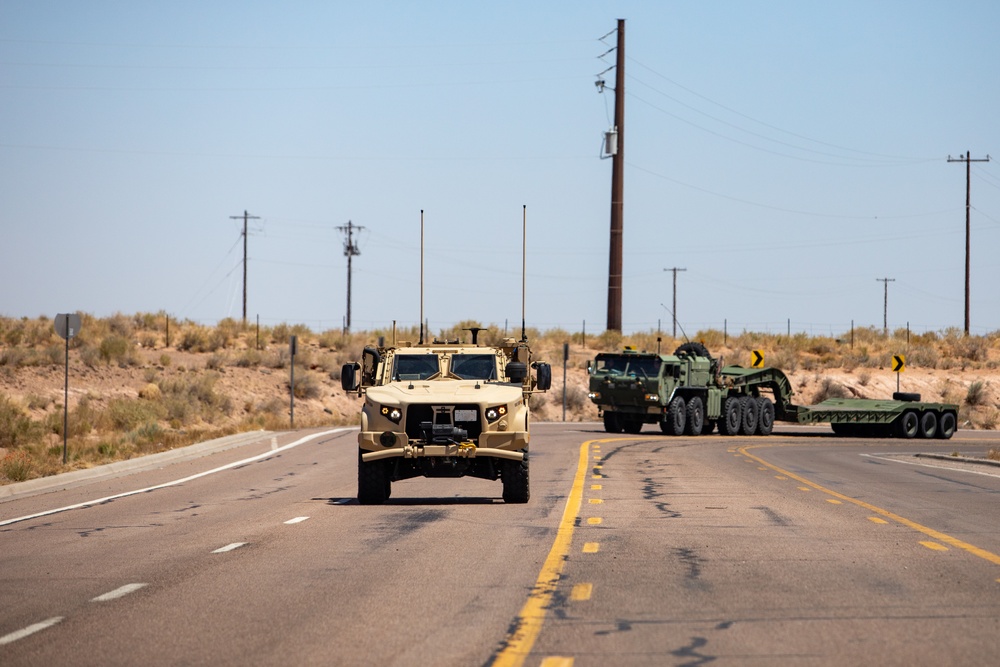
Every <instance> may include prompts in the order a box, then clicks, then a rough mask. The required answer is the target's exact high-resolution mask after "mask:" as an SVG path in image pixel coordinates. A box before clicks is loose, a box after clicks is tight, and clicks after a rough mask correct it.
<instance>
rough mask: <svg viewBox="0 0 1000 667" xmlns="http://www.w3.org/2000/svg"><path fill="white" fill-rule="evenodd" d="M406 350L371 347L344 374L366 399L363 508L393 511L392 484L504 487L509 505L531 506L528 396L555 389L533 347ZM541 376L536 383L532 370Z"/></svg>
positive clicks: (346, 384)
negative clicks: (444, 481) (459, 482)
mask: <svg viewBox="0 0 1000 667" xmlns="http://www.w3.org/2000/svg"><path fill="white" fill-rule="evenodd" d="M470 331H471V332H472V342H471V343H469V342H464V343H463V342H460V341H458V340H450V341H438V340H435V341H434V342H432V343H417V344H412V343H400V344H399V345H393V346H387V347H382V346H375V347H367V348H365V349H364V351H363V353H362V359H361V361H360V362H358V363H350V364H346V365H345V366H344V367H343V368H342V370H341V384H342V386H343V388H344V389H345V390H346V391H348V392H357V394H358V395H359V396H364V397H365V401H364V405H363V407H362V409H361V430H360V433H359V434H358V447H359V449H358V501H359V502H360V503H362V504H379V503H383V502H385V501H386V500H387V499H388V498H389V495H390V493H391V487H392V482H395V481H399V480H404V479H409V478H411V477H420V476H423V477H465V476H469V477H478V478H481V479H489V480H497V479H499V480H500V481H501V482H502V483H503V499H504V501H505V502H508V503H526V502H528V499H529V497H530V486H529V475H528V472H529V469H528V452H529V443H530V435H529V425H530V414H529V412H530V411H529V408H528V397H529V396H530V395H531V393H532V392H535V391H546V390H547V389H549V387H550V386H551V384H552V370H551V367H550V366H549V365H548V364H546V363H542V362H538V361H532V359H531V351H530V349H529V347H528V344H527V342H526V340H524V339H522V340H521V341H515V340H514V339H513V338H505V339H503V341H502V342H501V343H500V344H499V345H482V344H480V343H479V342H478V334H479V332H480V331H482V329H479V328H474V329H470ZM532 369H534V371H535V372H534V374H532V372H531V370H532Z"/></svg>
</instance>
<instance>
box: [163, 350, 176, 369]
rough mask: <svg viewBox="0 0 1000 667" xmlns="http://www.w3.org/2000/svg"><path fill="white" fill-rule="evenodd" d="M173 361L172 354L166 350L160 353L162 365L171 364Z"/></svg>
mask: <svg viewBox="0 0 1000 667" xmlns="http://www.w3.org/2000/svg"><path fill="white" fill-rule="evenodd" d="M171 361H173V360H172V359H171V358H170V355H169V354H167V353H166V352H164V353H163V354H161V355H160V365H161V366H163V367H164V368H166V367H167V366H169V365H170V362H171Z"/></svg>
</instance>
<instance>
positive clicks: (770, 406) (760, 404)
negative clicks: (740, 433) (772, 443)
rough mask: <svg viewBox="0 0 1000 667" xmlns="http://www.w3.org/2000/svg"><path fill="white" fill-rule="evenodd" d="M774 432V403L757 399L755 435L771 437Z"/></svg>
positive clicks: (761, 397)
mask: <svg viewBox="0 0 1000 667" xmlns="http://www.w3.org/2000/svg"><path fill="white" fill-rule="evenodd" d="M773 430H774V403H772V402H771V399H769V398H764V397H763V396H760V397H758V398H757V435H771V431H773Z"/></svg>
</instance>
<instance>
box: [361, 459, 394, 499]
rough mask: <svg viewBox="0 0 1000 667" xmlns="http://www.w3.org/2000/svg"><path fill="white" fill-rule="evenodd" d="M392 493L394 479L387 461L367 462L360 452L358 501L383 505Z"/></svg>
mask: <svg viewBox="0 0 1000 667" xmlns="http://www.w3.org/2000/svg"><path fill="white" fill-rule="evenodd" d="M391 493H392V481H391V480H390V479H389V468H388V466H387V465H386V463H385V461H371V462H369V463H365V462H364V461H362V460H361V452H358V502H359V503H361V504H362V505H381V504H382V503H384V502H385V501H387V500H388V499H389V495H390V494H391Z"/></svg>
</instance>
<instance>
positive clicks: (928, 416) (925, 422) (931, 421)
mask: <svg viewBox="0 0 1000 667" xmlns="http://www.w3.org/2000/svg"><path fill="white" fill-rule="evenodd" d="M937 429H938V419H937V415H936V414H934V412H933V411H931V410H928V411H927V412H925V413H923V414H922V415H920V437H921V438H933V437H934V436H936V435H937Z"/></svg>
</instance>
